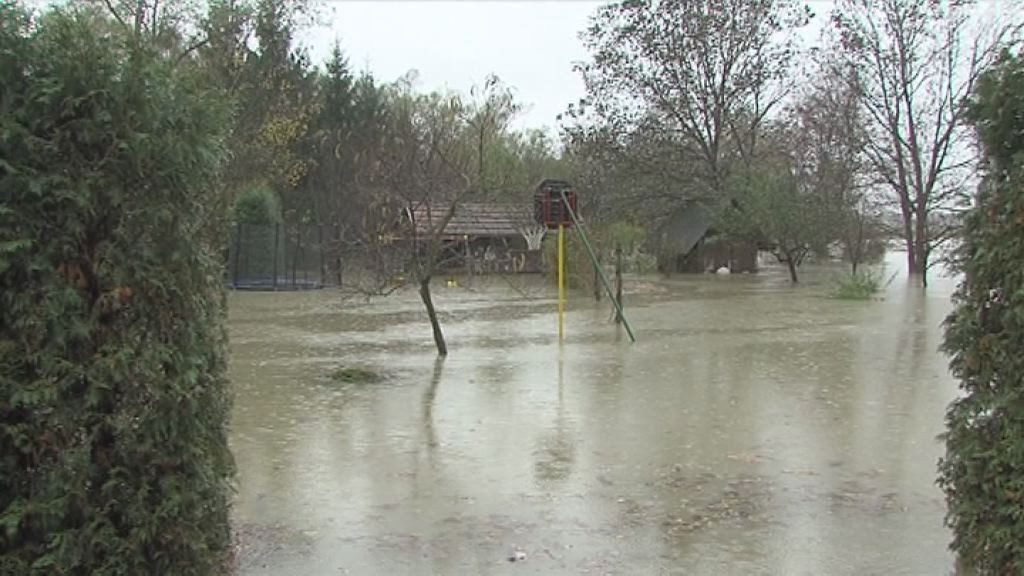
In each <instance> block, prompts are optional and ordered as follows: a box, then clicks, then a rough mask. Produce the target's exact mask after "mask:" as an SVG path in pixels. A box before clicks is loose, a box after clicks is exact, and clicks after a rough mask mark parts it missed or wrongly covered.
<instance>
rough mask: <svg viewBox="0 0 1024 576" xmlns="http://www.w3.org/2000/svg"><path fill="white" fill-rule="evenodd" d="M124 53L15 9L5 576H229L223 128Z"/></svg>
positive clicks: (5, 75)
mask: <svg viewBox="0 0 1024 576" xmlns="http://www.w3.org/2000/svg"><path fill="white" fill-rule="evenodd" d="M93 14H95V12H94V13H93ZM125 36H126V34H125V33H124V32H123V31H121V29H119V28H118V27H117V26H115V25H113V24H112V23H111V22H110V21H108V20H104V19H102V18H99V17H96V16H88V15H83V14H66V13H62V12H60V11H58V10H51V11H49V12H48V13H47V14H45V15H44V16H42V17H41V19H40V20H39V21H38V22H36V23H35V24H34V25H32V26H30V24H29V23H28V21H27V20H26V18H25V17H24V16H23V15H22V14H21V13H20V11H19V10H18V9H16V8H11V7H10V4H9V3H0V573H3V574H19V575H20V574H83V575H84V574H220V573H223V572H224V571H225V566H226V561H227V554H228V550H229V539H230V534H229V525H228V520H229V518H228V505H229V494H230V484H229V483H230V480H231V474H232V470H233V464H232V460H231V456H230V453H229V451H228V446H227V438H226V419H227V416H228V411H229V407H230V398H229V394H228V389H227V383H226V381H225V372H224V370H225V361H224V360H225V355H224V354H225V334H224V331H223V328H222V326H223V317H224V309H223V292H222V287H221V279H222V272H221V264H220V263H219V261H218V257H217V254H216V252H215V251H214V250H211V249H210V248H209V247H208V246H206V245H204V243H203V239H206V238H213V237H215V236H216V234H217V232H216V230H215V229H216V227H217V225H218V223H220V222H221V220H222V218H221V217H220V213H219V212H215V211H214V210H216V208H214V207H217V206H220V205H221V204H220V203H219V202H217V201H215V198H214V197H213V196H214V193H213V190H214V188H213V186H212V185H211V184H212V183H213V182H214V179H215V178H216V175H217V172H218V170H219V168H220V161H221V158H222V157H223V150H222V147H221V142H222V140H223V134H222V131H223V128H224V127H225V126H226V115H225V114H224V113H223V110H222V109H221V108H219V107H218V105H217V102H218V98H217V95H215V94H209V93H206V92H204V90H203V88H202V86H201V85H200V83H198V82H196V81H194V80H193V79H192V78H190V77H189V76H187V75H185V74H184V73H182V72H180V71H176V70H175V69H174V68H173V65H172V64H173V63H171V62H165V61H164V59H163V58H162V57H160V56H158V55H156V54H150V53H148V52H147V51H146V49H145V48H143V47H141V46H140V44H141V43H139V42H133V41H131V40H130V39H128V38H126V37H125Z"/></svg>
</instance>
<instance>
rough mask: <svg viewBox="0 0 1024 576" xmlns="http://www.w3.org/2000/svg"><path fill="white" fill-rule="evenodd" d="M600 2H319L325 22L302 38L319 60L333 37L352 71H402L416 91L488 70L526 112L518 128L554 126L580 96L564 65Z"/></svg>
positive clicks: (476, 78)
mask: <svg viewBox="0 0 1024 576" xmlns="http://www.w3.org/2000/svg"><path fill="white" fill-rule="evenodd" d="M600 4H601V2H593V1H584V0H573V1H562V2H550V1H549V2H540V1H535V2H510V1H506V2H495V1H476V2H470V1H462V2H440V1H419V2H397V1H383V2H382V1H376V2H365V1H342V2H337V1H335V2H327V3H326V7H325V18H324V20H325V23H324V25H323V26H320V27H317V28H315V29H313V30H310V31H308V32H306V36H305V37H304V38H302V40H303V43H304V44H306V45H308V46H309V47H310V48H311V50H312V56H313V59H314V61H315V62H322V61H323V60H324V59H325V57H326V55H327V54H328V53H329V52H330V48H331V46H332V44H333V42H334V40H335V38H337V39H338V40H339V41H340V43H341V46H342V48H343V49H344V51H345V52H346V53H347V54H348V57H349V61H350V63H351V64H352V66H353V67H354V68H356V69H363V68H368V69H369V70H370V71H371V72H373V74H374V76H375V77H376V78H377V79H378V80H381V81H386V82H390V81H393V80H395V79H396V78H398V77H399V76H402V75H403V74H405V73H406V72H408V71H409V70H410V69H416V70H417V71H419V74H420V81H419V88H421V89H423V90H433V89H437V88H444V87H447V88H451V89H453V90H458V91H460V92H464V93H465V92H468V90H469V88H470V87H471V86H473V85H474V84H480V83H482V82H483V79H484V77H485V76H487V75H488V74H490V73H494V74H497V75H498V76H499V77H500V78H501V79H502V80H503V81H505V82H506V83H507V84H509V85H511V86H512V87H514V88H515V90H516V93H517V96H518V98H519V99H520V101H521V102H523V103H524V104H525V105H526V106H527V110H526V111H525V112H524V113H523V114H522V116H521V117H520V118H519V119H518V121H517V125H518V126H519V127H526V126H530V127H538V128H539V127H542V126H547V127H549V128H555V127H556V121H555V116H556V115H557V114H558V113H560V112H563V111H565V107H566V105H567V104H568V103H569V102H573V101H575V100H578V99H579V98H580V97H581V96H582V95H583V83H582V81H581V80H580V77H579V75H578V74H576V73H574V72H573V70H572V63H573V62H574V61H578V60H583V59H585V58H586V51H585V50H584V49H583V45H582V43H581V42H580V41H579V39H578V38H577V33H578V32H579V31H580V30H582V29H583V28H584V27H585V26H586V23H587V18H588V17H589V15H590V14H591V13H592V12H593V11H594V10H595V9H596V8H597V6H599V5H600Z"/></svg>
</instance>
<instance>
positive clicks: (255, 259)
mask: <svg viewBox="0 0 1024 576" xmlns="http://www.w3.org/2000/svg"><path fill="white" fill-rule="evenodd" d="M326 233H327V231H326V230H324V229H323V228H322V227H321V226H318V225H315V224H313V225H305V226H286V225H284V224H236V225H235V227H234V229H233V230H232V231H231V243H230V244H229V246H228V262H227V278H226V281H227V284H228V286H229V287H231V288H234V289H238V290H307V289H314V288H321V287H323V286H324V285H325V284H326V283H328V282H329V279H328V273H327V270H326V265H327V258H326V257H325V249H324V246H325V244H324V241H325V240H326V238H325V234H326Z"/></svg>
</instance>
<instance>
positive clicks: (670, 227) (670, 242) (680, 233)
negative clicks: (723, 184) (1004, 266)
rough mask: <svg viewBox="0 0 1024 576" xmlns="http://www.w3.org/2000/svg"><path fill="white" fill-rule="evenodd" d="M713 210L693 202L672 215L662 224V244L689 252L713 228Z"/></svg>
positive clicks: (675, 249)
mask: <svg viewBox="0 0 1024 576" xmlns="http://www.w3.org/2000/svg"><path fill="white" fill-rule="evenodd" d="M711 221H712V215H711V211H710V210H708V209H707V208H705V207H704V206H702V205H700V204H691V205H690V206H687V207H685V208H683V209H681V210H679V211H677V212H675V213H674V214H672V215H671V216H669V218H668V220H666V221H665V223H664V224H663V225H662V226H661V234H660V236H661V240H662V245H663V246H664V247H666V248H669V249H671V250H674V251H676V252H677V253H679V254H687V253H689V252H690V250H693V247H694V246H696V245H697V242H700V239H701V238H703V237H704V235H705V234H707V233H708V230H710V229H711Z"/></svg>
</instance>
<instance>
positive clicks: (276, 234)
mask: <svg viewBox="0 0 1024 576" xmlns="http://www.w3.org/2000/svg"><path fill="white" fill-rule="evenodd" d="M280 235H281V225H280V224H274V280H273V286H274V290H277V241H278V239H279V237H280Z"/></svg>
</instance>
